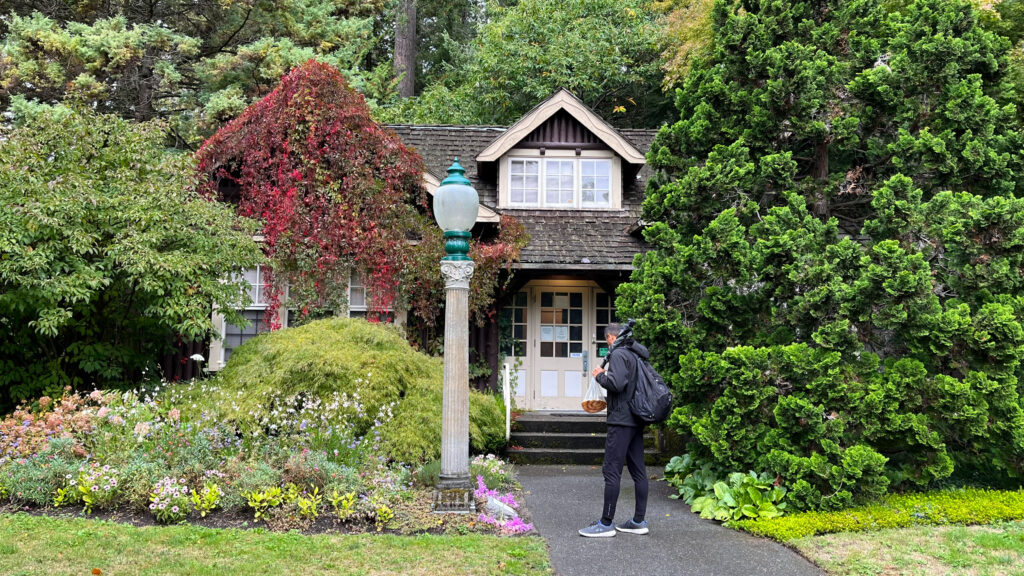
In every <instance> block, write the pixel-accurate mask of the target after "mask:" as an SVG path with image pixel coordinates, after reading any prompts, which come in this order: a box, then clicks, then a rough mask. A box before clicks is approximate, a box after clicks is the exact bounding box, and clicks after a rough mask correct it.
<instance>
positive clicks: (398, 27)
mask: <svg viewBox="0 0 1024 576" xmlns="http://www.w3.org/2000/svg"><path fill="white" fill-rule="evenodd" d="M395 74H396V75H397V76H399V77H401V80H399V82H398V94H399V95H400V96H401V97H402V98H410V97H412V96H413V95H415V93H416V0H399V3H398V9H397V11H396V13H395Z"/></svg>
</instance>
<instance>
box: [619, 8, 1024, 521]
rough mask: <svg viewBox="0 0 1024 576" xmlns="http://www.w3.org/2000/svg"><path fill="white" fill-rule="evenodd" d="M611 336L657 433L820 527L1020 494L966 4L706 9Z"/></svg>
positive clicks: (985, 89)
mask: <svg viewBox="0 0 1024 576" xmlns="http://www.w3.org/2000/svg"><path fill="white" fill-rule="evenodd" d="M712 31H713V36H714V42H713V48H711V53H710V55H709V56H707V57H706V58H704V59H702V60H700V61H697V62H694V63H693V65H692V67H691V69H690V72H689V74H688V76H687V78H686V80H685V81H684V82H683V84H682V86H681V88H680V90H679V91H678V92H677V96H676V103H677V105H678V107H679V110H680V115H679V120H678V121H677V122H675V123H673V124H671V125H669V126H666V127H665V128H663V129H662V130H661V131H660V133H659V135H658V136H657V138H656V140H655V142H654V143H653V145H652V147H651V150H650V152H649V154H648V160H649V162H650V164H651V166H652V167H653V168H654V169H655V170H656V174H655V176H654V177H652V179H651V180H650V183H649V187H648V190H647V194H646V199H645V201H644V216H643V219H644V221H645V222H647V223H648V225H647V227H646V229H645V231H644V237H645V238H646V240H647V241H648V242H649V243H650V244H651V247H652V250H650V251H649V252H646V253H644V254H642V255H639V256H638V257H637V259H636V262H635V264H636V270H635V272H634V273H633V275H632V277H631V280H630V282H628V283H626V284H624V285H622V286H621V287H620V288H619V291H618V294H619V296H618V299H617V306H618V310H619V313H620V314H621V315H623V316H626V317H635V318H639V319H641V321H640V323H639V325H638V328H637V335H638V338H640V339H641V340H643V341H647V342H658V343H659V345H658V346H655V347H653V350H652V354H653V356H652V361H653V362H655V363H656V365H657V366H658V368H659V370H660V371H661V373H662V374H664V375H665V376H666V379H667V380H668V381H669V382H670V384H671V386H672V387H673V388H674V392H675V393H676V399H677V402H678V404H677V408H676V409H675V411H674V414H673V415H672V417H671V419H670V421H669V425H670V426H671V427H673V428H675V429H676V430H678V431H679V432H680V433H681V434H682V435H684V436H685V437H687V438H689V439H691V442H692V444H691V446H690V452H691V453H693V454H695V455H697V456H701V457H705V458H710V459H711V460H713V461H714V463H715V465H716V466H718V467H720V468H721V469H723V470H730V471H744V470H758V471H762V472H767V473H769V474H770V475H771V476H772V477H777V478H778V481H779V483H780V484H781V485H782V486H784V487H786V488H787V489H788V491H789V494H788V496H787V499H788V501H789V502H790V503H791V504H792V507H794V508H796V509H841V508H844V507H848V506H850V505H852V504H854V503H856V502H857V501H859V500H863V501H868V500H870V499H872V498H876V497H878V496H881V495H883V494H885V493H886V492H887V491H888V490H890V489H899V490H905V489H921V488H928V487H932V486H936V485H938V483H939V482H941V481H943V479H946V478H949V477H950V476H951V475H953V474H954V473H956V474H959V475H962V476H965V477H973V476H976V475H982V474H984V475H986V476H987V479H988V480H990V481H992V482H1008V481H1010V480H1011V479H1014V478H1020V477H1021V476H1022V474H1024V411H1022V408H1021V399H1020V394H1019V387H1020V381H1021V380H1020V379H1021V376H1022V375H1024V371H1022V367H1021V359H1022V358H1024V297H1022V296H1021V294H1022V288H1024V199H1022V198H1021V197H1020V189H1021V184H1022V181H1021V176H1022V175H1024V165H1022V160H1024V156H1022V154H1021V150H1022V149H1024V139H1022V132H1021V129H1020V126H1019V125H1018V124H1017V119H1016V118H1017V116H1016V109H1015V104H1014V102H1013V98H1012V94H1011V92H1010V91H1009V88H1008V86H1009V85H1008V83H1007V82H1006V77H1005V73H1006V69H1007V65H1008V64H1007V50H1008V47H1009V42H1008V41H1006V40H1005V39H1004V38H1001V37H1000V36H998V35H995V34H993V33H991V32H987V31H985V30H984V29H982V28H981V27H980V26H979V25H978V14H977V12H976V10H975V9H974V8H973V7H972V6H971V5H970V4H969V3H967V2H962V1H959V0H957V1H949V0H918V1H916V2H913V3H910V4H908V5H907V6H905V7H902V8H901V9H900V10H898V11H895V10H892V9H891V7H890V6H886V5H884V3H882V2H878V1H872V0H855V1H845V0H844V1H832V0H826V1H822V2H808V1H795V2H781V1H778V0H748V1H731V0H720V1H718V2H716V3H715V7H714V9H713V13H712Z"/></svg>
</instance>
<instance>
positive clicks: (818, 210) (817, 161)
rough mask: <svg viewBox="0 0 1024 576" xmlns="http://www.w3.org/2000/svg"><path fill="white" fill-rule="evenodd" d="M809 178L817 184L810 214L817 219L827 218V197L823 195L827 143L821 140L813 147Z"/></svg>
mask: <svg viewBox="0 0 1024 576" xmlns="http://www.w3.org/2000/svg"><path fill="white" fill-rule="evenodd" d="M811 176H813V177H814V179H815V180H817V182H815V185H816V186H817V192H815V194H814V206H813V207H812V208H811V212H812V213H813V214H814V215H815V216H817V217H818V218H828V216H829V206H828V197H827V196H826V195H825V185H826V184H827V183H828V141H826V140H823V141H821V142H818V143H817V144H815V145H814V166H813V167H812V168H811Z"/></svg>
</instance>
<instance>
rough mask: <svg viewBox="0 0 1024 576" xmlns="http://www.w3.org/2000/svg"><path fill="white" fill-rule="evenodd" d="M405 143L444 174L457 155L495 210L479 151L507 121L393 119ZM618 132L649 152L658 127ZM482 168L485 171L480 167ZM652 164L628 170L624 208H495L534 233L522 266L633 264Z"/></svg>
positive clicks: (640, 247) (489, 173)
mask: <svg viewBox="0 0 1024 576" xmlns="http://www.w3.org/2000/svg"><path fill="white" fill-rule="evenodd" d="M388 128H390V129H391V130H394V131H395V133H396V134H398V136H399V137H400V138H401V139H402V141H403V142H404V143H405V144H406V146H410V147H412V148H415V149H416V150H417V151H418V152H419V154H420V156H422V157H423V161H424V163H425V164H426V167H427V171H428V172H429V173H430V174H432V175H433V176H434V177H436V178H438V179H442V178H444V176H445V175H446V170H447V168H448V166H450V165H451V163H452V160H453V159H454V158H455V157H458V158H459V163H460V164H462V165H463V166H464V167H465V168H466V176H467V177H468V178H469V179H470V180H471V181H472V182H473V186H474V187H475V188H476V189H477V192H478V193H479V194H480V202H481V204H484V205H485V206H488V207H490V208H492V209H495V210H497V205H498V187H497V181H496V176H497V175H496V172H495V170H494V169H493V163H491V167H490V168H489V169H488V167H486V166H484V167H482V166H478V165H477V162H476V157H477V155H479V154H480V153H481V151H483V150H484V149H486V148H487V147H488V146H489V145H490V144H491V143H492V142H494V140H495V139H497V138H499V137H500V136H501V135H502V134H504V133H505V131H506V129H507V127H505V126H438V125H433V126H415V125H392V126H388ZM618 134H619V135H620V136H622V138H624V139H625V140H627V141H628V142H629V143H630V144H632V145H633V146H634V147H635V148H636V149H637V150H638V151H639V152H641V153H642V154H646V153H647V151H648V150H649V149H650V147H651V142H652V141H653V140H654V136H655V134H657V130H639V129H620V130H618ZM481 168H483V171H482V172H481ZM649 174H650V169H649V168H648V167H647V166H646V165H645V166H643V167H641V168H640V170H639V171H637V172H636V173H635V174H634V173H633V172H627V174H626V175H625V176H626V178H627V181H626V182H624V186H623V198H622V210H521V209H515V210H513V209H504V210H497V211H498V212H501V213H503V214H509V215H511V216H514V217H515V218H517V219H518V220H519V221H520V222H522V223H523V225H524V226H525V227H526V231H527V233H529V235H530V244H529V245H528V246H527V247H526V248H525V249H524V250H523V253H522V260H521V264H520V266H521V267H522V268H524V269H559V270H568V269H573V270H630V269H632V266H633V257H634V256H635V255H636V254H637V253H640V252H643V251H644V250H645V244H644V242H643V241H642V240H641V239H640V238H639V237H638V236H637V235H636V234H635V230H636V225H637V222H638V220H639V218H640V205H641V203H642V202H643V191H644V187H645V186H646V184H647V178H648V176H649Z"/></svg>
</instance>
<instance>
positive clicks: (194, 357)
mask: <svg viewBox="0 0 1024 576" xmlns="http://www.w3.org/2000/svg"><path fill="white" fill-rule="evenodd" d="M189 358H191V359H192V360H195V361H196V362H206V358H203V355H202V354H193V355H191V356H189Z"/></svg>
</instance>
